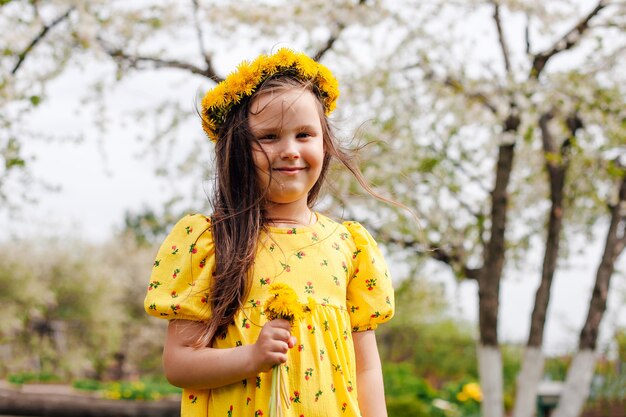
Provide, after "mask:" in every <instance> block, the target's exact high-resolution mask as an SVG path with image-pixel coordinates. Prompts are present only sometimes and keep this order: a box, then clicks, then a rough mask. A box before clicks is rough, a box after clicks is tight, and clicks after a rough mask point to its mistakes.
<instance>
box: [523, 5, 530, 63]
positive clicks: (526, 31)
mask: <svg viewBox="0 0 626 417" xmlns="http://www.w3.org/2000/svg"><path fill="white" fill-rule="evenodd" d="M524 40H525V41H526V54H527V55H530V51H531V47H530V16H529V15H528V13H527V14H526V27H525V28H524Z"/></svg>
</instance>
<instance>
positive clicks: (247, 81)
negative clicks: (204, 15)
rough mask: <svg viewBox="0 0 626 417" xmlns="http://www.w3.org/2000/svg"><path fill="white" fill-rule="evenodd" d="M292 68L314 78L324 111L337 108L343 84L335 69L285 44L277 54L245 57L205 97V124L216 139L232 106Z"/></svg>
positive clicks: (294, 71) (312, 80)
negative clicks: (334, 72)
mask: <svg viewBox="0 0 626 417" xmlns="http://www.w3.org/2000/svg"><path fill="white" fill-rule="evenodd" d="M280 72H289V73H292V74H294V75H296V76H297V77H298V78H300V79H302V80H304V81H310V82H312V83H313V84H315V85H316V86H317V89H318V90H319V92H320V95H321V99H322V104H323V105H324V113H325V114H326V115H329V114H330V113H332V111H333V110H335V107H336V105H337V98H338V97H339V84H338V83H337V79H336V78H335V77H334V76H333V74H332V72H330V70H329V69H328V68H326V67H325V66H324V65H322V64H320V63H319V62H316V61H314V60H313V59H311V58H309V57H308V56H307V55H305V54H303V53H300V52H294V51H292V50H291V49H288V48H281V49H279V50H278V51H277V52H276V53H275V54H273V55H260V56H259V57H257V58H256V59H255V60H254V61H252V62H251V63H249V62H247V61H244V62H242V63H241V64H239V65H238V66H237V70H235V71H234V72H233V73H231V74H230V75H228V76H227V77H226V79H225V80H224V81H222V82H220V83H219V84H217V85H216V86H215V87H214V88H213V89H211V90H209V91H208V92H207V93H206V95H205V96H204V98H203V99H202V128H203V129H204V131H205V132H206V134H207V135H208V136H209V138H210V139H211V140H212V141H216V140H217V136H218V135H217V131H218V129H219V127H220V126H221V125H222V124H223V123H224V121H225V120H226V116H227V115H228V113H229V112H230V110H231V109H232V108H233V107H234V106H235V105H236V104H238V103H239V102H241V100H242V99H243V98H245V97H249V96H251V95H252V94H253V93H254V92H255V91H256V89H257V88H258V87H259V85H261V84H262V83H263V81H265V80H266V79H267V78H268V77H271V76H272V75H274V74H276V73H280Z"/></svg>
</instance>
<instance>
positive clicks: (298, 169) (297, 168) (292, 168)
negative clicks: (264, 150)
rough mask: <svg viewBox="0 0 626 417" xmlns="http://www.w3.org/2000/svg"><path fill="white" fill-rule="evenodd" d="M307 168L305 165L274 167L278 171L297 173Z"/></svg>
mask: <svg viewBox="0 0 626 417" xmlns="http://www.w3.org/2000/svg"><path fill="white" fill-rule="evenodd" d="M305 169H306V168H304V167H283V168H273V170H274V171H278V172H280V173H283V174H297V173H298V172H300V171H304V170H305Z"/></svg>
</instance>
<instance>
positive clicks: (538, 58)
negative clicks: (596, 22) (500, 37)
mask: <svg viewBox="0 0 626 417" xmlns="http://www.w3.org/2000/svg"><path fill="white" fill-rule="evenodd" d="M606 6H607V4H606V0H600V1H598V4H596V6H595V7H594V8H593V10H591V11H590V12H589V13H588V14H587V16H585V17H583V18H582V19H581V20H580V21H579V22H578V23H577V24H576V26H574V27H573V28H572V29H570V30H569V31H568V32H567V33H566V34H565V35H564V36H563V37H562V38H561V39H559V40H558V41H556V42H555V43H554V45H552V47H550V48H549V49H547V50H546V51H543V52H540V53H538V54H536V55H535V56H534V58H533V65H532V68H531V70H530V76H529V78H533V79H537V78H539V75H540V74H541V72H542V71H543V70H544V68H545V66H546V64H547V63H548V61H549V60H550V59H551V58H552V57H553V56H555V55H556V54H558V53H560V52H563V51H566V50H568V49H571V48H572V47H573V46H574V45H576V44H577V43H578V42H579V41H580V39H581V38H582V36H583V34H584V33H585V32H586V31H587V29H589V22H590V21H591V19H593V18H594V17H595V16H596V15H597V14H598V13H599V12H600V10H602V9H604V8H605V7H606Z"/></svg>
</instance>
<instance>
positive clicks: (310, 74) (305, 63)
mask: <svg viewBox="0 0 626 417" xmlns="http://www.w3.org/2000/svg"><path fill="white" fill-rule="evenodd" d="M299 58H300V59H299V60H298V66H297V69H298V73H299V74H300V75H301V76H302V77H304V78H306V79H312V78H315V76H316V75H317V67H318V64H317V63H316V62H315V61H313V60H312V59H311V58H309V57H308V56H306V55H304V54H301V56H300V57H299Z"/></svg>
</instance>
